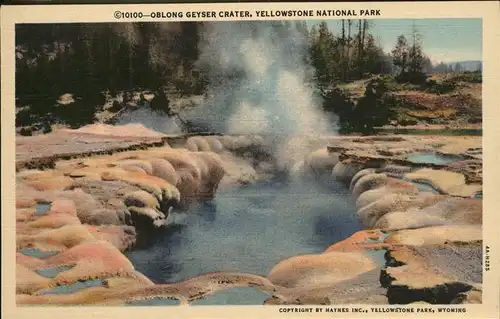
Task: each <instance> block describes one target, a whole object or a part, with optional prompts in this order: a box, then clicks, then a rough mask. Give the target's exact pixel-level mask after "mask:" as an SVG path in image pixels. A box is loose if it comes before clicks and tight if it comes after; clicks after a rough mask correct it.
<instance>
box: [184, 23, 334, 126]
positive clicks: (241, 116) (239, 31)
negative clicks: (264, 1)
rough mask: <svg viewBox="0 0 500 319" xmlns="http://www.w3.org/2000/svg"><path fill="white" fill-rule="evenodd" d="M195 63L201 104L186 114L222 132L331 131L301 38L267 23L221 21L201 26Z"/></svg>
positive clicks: (290, 30) (303, 38) (291, 30)
mask: <svg viewBox="0 0 500 319" xmlns="http://www.w3.org/2000/svg"><path fill="white" fill-rule="evenodd" d="M202 39H203V40H204V41H203V42H202V45H201V46H200V48H199V49H200V59H199V61H198V67H199V68H200V69H202V70H205V71H208V74H209V79H208V80H209V83H210V87H209V89H208V98H207V99H206V101H205V104H204V105H202V106H201V107H199V108H197V109H196V110H195V111H194V112H193V113H192V114H190V115H189V117H190V119H192V120H194V121H196V122H203V123H205V124H208V125H209V126H211V128H212V129H213V130H216V131H220V132H224V133H227V134H253V133H261V134H280V135H297V134H308V135H309V134H324V133H327V132H329V131H330V132H332V129H331V128H330V124H328V121H327V118H326V116H325V114H322V112H321V99H320V97H319V96H318V95H317V94H316V90H315V89H314V86H313V81H312V74H313V70H312V68H311V67H310V66H309V65H307V63H306V57H307V48H308V44H307V37H305V36H304V35H302V34H300V33H299V32H298V31H295V29H294V28H293V27H292V28H289V29H276V28H273V24H272V23H269V22H252V23H250V22H247V23H234V22H222V23H214V24H210V25H208V26H206V28H205V30H203V35H202Z"/></svg>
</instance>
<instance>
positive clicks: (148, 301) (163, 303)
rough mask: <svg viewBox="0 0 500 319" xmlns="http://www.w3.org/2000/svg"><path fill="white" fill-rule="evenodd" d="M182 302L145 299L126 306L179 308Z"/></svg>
mask: <svg viewBox="0 0 500 319" xmlns="http://www.w3.org/2000/svg"><path fill="white" fill-rule="evenodd" d="M179 304H180V301H179V300H177V299H144V300H136V301H132V302H129V303H126V304H125V306H133V307H134V306H177V305H179Z"/></svg>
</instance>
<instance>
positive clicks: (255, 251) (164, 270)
mask: <svg viewBox="0 0 500 319" xmlns="http://www.w3.org/2000/svg"><path fill="white" fill-rule="evenodd" d="M172 215H175V214H172ZM361 229H362V226H361V223H360V222H359V220H358V219H357V215H356V209H355V205H354V202H353V201H352V200H351V197H350V195H349V191H348V189H347V188H346V187H345V186H344V185H342V184H340V183H335V184H333V185H330V187H328V188H327V187H320V186H318V185H317V184H316V183H308V182H303V181H301V182H299V183H292V182H289V181H286V180H274V181H270V182H267V183H260V184H257V185H248V186H245V187H230V186H228V187H221V188H220V189H219V190H218V191H217V195H216V197H215V199H214V200H212V201H211V202H207V203H204V204H201V205H199V207H197V208H194V209H193V210H192V211H190V212H189V213H188V214H186V217H185V219H184V221H182V223H179V224H175V225H172V226H170V227H169V228H167V229H166V230H165V232H164V233H163V234H161V235H160V236H159V237H156V238H151V240H150V242H148V243H145V245H144V247H138V248H136V249H134V250H133V251H131V252H128V253H127V257H128V258H129V259H130V261H131V262H132V263H133V265H134V267H135V268H136V270H138V271H139V272H141V273H143V274H144V275H146V276H147V277H148V278H150V279H151V280H152V281H153V282H155V283H173V282H179V281H182V280H185V279H187V278H191V277H196V276H199V275H202V274H206V273H210V272H223V271H229V272H245V273H251V274H256V275H261V276H267V274H268V273H269V272H270V270H271V269H272V268H273V267H274V266H275V265H276V264H278V263H279V262H280V261H282V260H284V259H287V258H290V257H293V256H296V255H300V254H310V253H322V252H323V251H324V250H325V249H326V248H328V247H329V246H330V245H332V244H333V243H335V242H338V241H340V240H343V239H345V238H347V237H349V236H350V235H352V234H353V233H354V232H357V231H359V230H361ZM267 297H268V296H267V295H266V296H264V294H262V293H261V292H260V291H256V290H255V289H253V290H252V289H250V290H248V289H236V290H231V291H229V292H218V293H216V294H214V296H212V297H207V300H200V301H198V302H197V303H196V304H204V303H208V304H213V303H217V304H254V305H262V304H263V302H264V300H265V299H266V298H267Z"/></svg>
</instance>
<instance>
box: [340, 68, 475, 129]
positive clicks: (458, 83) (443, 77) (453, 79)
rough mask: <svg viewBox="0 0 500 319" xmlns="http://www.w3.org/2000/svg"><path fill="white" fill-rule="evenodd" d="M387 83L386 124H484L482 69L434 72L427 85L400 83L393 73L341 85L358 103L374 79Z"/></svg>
mask: <svg viewBox="0 0 500 319" xmlns="http://www.w3.org/2000/svg"><path fill="white" fill-rule="evenodd" d="M376 79H379V80H380V81H382V82H383V83H384V85H385V86H386V87H387V92H386V93H384V99H385V100H384V101H385V103H386V104H387V107H388V108H389V111H390V112H389V114H388V119H387V123H385V124H383V125H381V126H384V127H410V126H411V127H412V128H418V127H430V126H432V127H444V128H446V127H449V128H450V127H453V128H471V127H474V128H480V127H481V123H482V96H481V91H482V84H481V73H479V72H462V73H452V74H432V75H431V76H430V77H429V78H428V79H427V81H426V82H425V84H424V85H412V84H405V83H403V84H401V83H397V82H396V81H395V80H394V78H392V77H383V78H379V77H374V78H372V79H371V80H370V79H369V80H359V81H354V82H351V83H345V84H340V85H338V86H337V88H338V89H340V90H341V91H342V92H344V94H345V96H346V97H347V98H348V99H349V100H350V101H352V103H354V104H356V103H357V102H358V101H359V100H360V99H361V98H362V97H363V96H364V95H365V91H366V87H367V85H368V84H369V83H370V81H373V80H376Z"/></svg>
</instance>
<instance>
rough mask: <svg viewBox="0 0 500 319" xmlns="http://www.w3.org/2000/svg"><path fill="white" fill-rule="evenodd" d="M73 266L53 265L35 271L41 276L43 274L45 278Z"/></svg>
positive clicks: (52, 276)
mask: <svg viewBox="0 0 500 319" xmlns="http://www.w3.org/2000/svg"><path fill="white" fill-rule="evenodd" d="M73 267H74V266H59V267H53V268H46V269H38V270H37V273H38V274H40V275H41V276H44V277H47V278H54V277H55V276H57V275H58V274H59V273H60V272H63V271H66V270H70V269H71V268H73Z"/></svg>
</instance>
